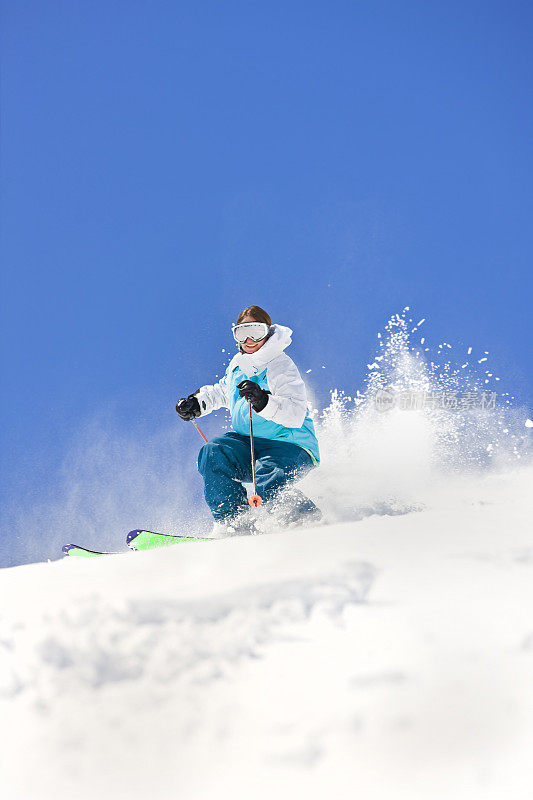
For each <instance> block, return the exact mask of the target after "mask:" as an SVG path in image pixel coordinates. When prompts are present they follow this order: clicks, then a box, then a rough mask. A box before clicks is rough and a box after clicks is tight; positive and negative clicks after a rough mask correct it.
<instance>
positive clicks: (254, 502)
mask: <svg viewBox="0 0 533 800" xmlns="http://www.w3.org/2000/svg"><path fill="white" fill-rule="evenodd" d="M248 407H249V409H250V452H251V455H252V480H253V484H254V493H253V495H252V496H251V497H250V498H248V503H249V505H251V506H254V508H257V506H260V505H261V503H262V502H263V500H262V498H261V497H259V495H258V494H257V486H256V485H255V452H254V429H253V425H252V403H251V401H250V400H249V401H248Z"/></svg>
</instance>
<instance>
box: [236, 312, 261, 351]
mask: <svg viewBox="0 0 533 800" xmlns="http://www.w3.org/2000/svg"><path fill="white" fill-rule="evenodd" d="M241 322H257V320H256V319H254V318H253V317H251V316H250V315H248V316H247V317H244V319H241ZM266 340H267V337H266V336H265V338H264V339H261V341H260V342H254V340H253V339H250V337H248V339H247V340H246V341H245V342H244V344H241V347H242V349H243V350H244V352H245V353H256V352H257V351H258V350H260V349H261V348H262V347H263V345H264V343H265V342H266Z"/></svg>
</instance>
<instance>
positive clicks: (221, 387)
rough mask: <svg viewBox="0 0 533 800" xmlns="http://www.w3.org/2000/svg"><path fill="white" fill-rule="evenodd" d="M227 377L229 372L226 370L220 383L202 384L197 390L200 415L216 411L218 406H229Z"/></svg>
mask: <svg viewBox="0 0 533 800" xmlns="http://www.w3.org/2000/svg"><path fill="white" fill-rule="evenodd" d="M227 377H228V373H227V372H226V374H225V375H224V377H223V378H222V379H221V380H220V381H219V382H218V383H215V384H213V385H209V384H208V385H207V386H202V388H201V389H198V391H197V392H195V395H196V397H197V398H198V402H199V403H200V412H201V413H200V416H202V417H205V416H206V415H207V414H210V413H211V412H212V411H216V410H217V408H229V398H228V384H227Z"/></svg>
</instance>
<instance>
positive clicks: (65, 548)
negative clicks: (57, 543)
mask: <svg viewBox="0 0 533 800" xmlns="http://www.w3.org/2000/svg"><path fill="white" fill-rule="evenodd" d="M77 546H78V545H77V544H64V545H63V547H62V548H61V549H62V551H63V554H64V555H66V556H68V554H69V553H70V551H71V550H74V549H75V548H76V547H77Z"/></svg>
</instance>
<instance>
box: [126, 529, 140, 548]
mask: <svg viewBox="0 0 533 800" xmlns="http://www.w3.org/2000/svg"><path fill="white" fill-rule="evenodd" d="M140 533H142V530H141V528H138V529H137V530H134V531H130V532H129V533H128V535H127V536H126V544H127V545H128V546H129V545H130V544H131V542H133V540H134V539H136V538H137V536H138V535H139V534H140Z"/></svg>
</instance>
